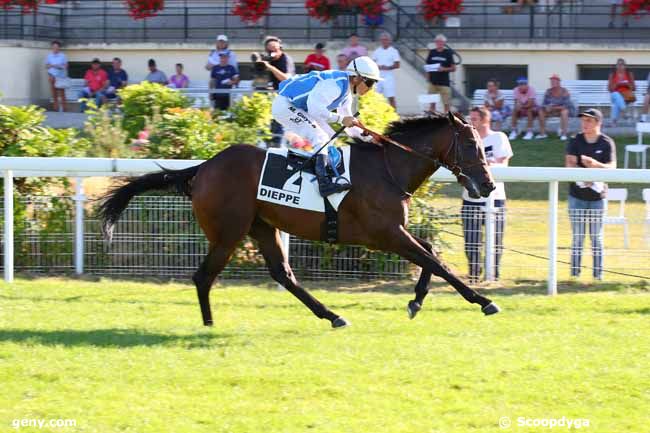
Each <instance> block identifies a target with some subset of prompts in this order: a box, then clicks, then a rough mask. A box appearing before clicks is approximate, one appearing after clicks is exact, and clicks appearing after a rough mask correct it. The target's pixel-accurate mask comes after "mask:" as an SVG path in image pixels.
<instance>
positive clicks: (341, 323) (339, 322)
mask: <svg viewBox="0 0 650 433" xmlns="http://www.w3.org/2000/svg"><path fill="white" fill-rule="evenodd" d="M347 326H350V322H348V321H347V320H345V319H344V318H343V317H337V318H336V319H334V320H332V328H334V329H339V328H345V327H347Z"/></svg>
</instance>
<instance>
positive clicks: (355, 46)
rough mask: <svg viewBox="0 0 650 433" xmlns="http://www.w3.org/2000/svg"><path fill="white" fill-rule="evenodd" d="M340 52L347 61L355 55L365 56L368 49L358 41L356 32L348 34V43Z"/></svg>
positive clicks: (354, 57)
mask: <svg viewBox="0 0 650 433" xmlns="http://www.w3.org/2000/svg"><path fill="white" fill-rule="evenodd" d="M341 54H345V56H346V57H347V58H348V62H351V61H352V60H354V59H356V58H357V57H361V56H367V55H368V49H367V48H366V47H364V46H363V45H361V44H360V43H359V36H358V35H357V34H356V33H352V34H351V35H350V39H349V45H348V46H347V47H345V48H343V50H341Z"/></svg>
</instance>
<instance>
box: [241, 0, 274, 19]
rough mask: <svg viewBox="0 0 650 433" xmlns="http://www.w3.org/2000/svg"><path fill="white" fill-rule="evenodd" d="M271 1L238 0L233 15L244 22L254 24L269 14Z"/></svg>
mask: <svg viewBox="0 0 650 433" xmlns="http://www.w3.org/2000/svg"><path fill="white" fill-rule="evenodd" d="M269 7H271V0H237V1H236V3H235V7H234V8H233V10H232V13H233V14H235V15H237V16H238V17H240V18H241V20H242V21H244V22H247V23H251V24H254V23H256V22H258V21H259V20H260V19H262V17H264V16H265V15H267V14H268V13H269Z"/></svg>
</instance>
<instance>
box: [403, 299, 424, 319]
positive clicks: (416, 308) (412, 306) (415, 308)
mask: <svg viewBox="0 0 650 433" xmlns="http://www.w3.org/2000/svg"><path fill="white" fill-rule="evenodd" d="M421 309H422V305H420V304H419V303H417V302H415V301H409V304H408V306H407V307H406V312H407V313H409V319H411V320H413V319H415V316H417V314H418V313H419V312H420V310H421Z"/></svg>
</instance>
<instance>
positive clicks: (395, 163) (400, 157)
mask: <svg viewBox="0 0 650 433" xmlns="http://www.w3.org/2000/svg"><path fill="white" fill-rule="evenodd" d="M402 144H406V145H407V146H409V145H410V144H409V143H402ZM386 146H388V148H387V151H386V157H387V158H388V164H390V167H391V170H392V171H393V173H394V174H395V180H396V181H397V182H398V183H399V186H400V187H402V188H403V189H404V190H405V191H406V192H408V193H411V194H412V193H414V192H415V190H417V189H418V188H419V187H420V185H422V184H423V183H424V181H426V180H427V179H428V178H429V177H430V176H431V175H432V174H433V172H434V171H436V168H437V167H436V165H435V164H434V163H433V162H432V161H430V160H426V159H424V158H421V157H419V156H417V155H414V154H412V153H408V152H406V151H404V150H402V149H399V148H397V147H396V146H392V145H390V144H386ZM414 149H416V150H418V151H421V149H417V148H415V147H414ZM422 153H425V152H422Z"/></svg>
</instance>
